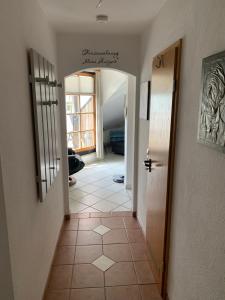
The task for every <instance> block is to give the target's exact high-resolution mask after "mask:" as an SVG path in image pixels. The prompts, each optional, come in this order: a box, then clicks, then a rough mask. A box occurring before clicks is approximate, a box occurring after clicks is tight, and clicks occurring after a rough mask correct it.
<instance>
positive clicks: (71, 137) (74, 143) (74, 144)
mask: <svg viewBox="0 0 225 300" xmlns="http://www.w3.org/2000/svg"><path fill="white" fill-rule="evenodd" d="M67 145H68V147H69V148H73V149H79V148H80V147H81V145H80V133H79V132H76V133H68V134H67Z"/></svg>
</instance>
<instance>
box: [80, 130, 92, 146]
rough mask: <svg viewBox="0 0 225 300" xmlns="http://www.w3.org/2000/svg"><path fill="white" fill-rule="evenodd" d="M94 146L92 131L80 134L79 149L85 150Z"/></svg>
mask: <svg viewBox="0 0 225 300" xmlns="http://www.w3.org/2000/svg"><path fill="white" fill-rule="evenodd" d="M94 145H95V139H94V131H86V132H81V147H82V148H87V147H92V146H94Z"/></svg>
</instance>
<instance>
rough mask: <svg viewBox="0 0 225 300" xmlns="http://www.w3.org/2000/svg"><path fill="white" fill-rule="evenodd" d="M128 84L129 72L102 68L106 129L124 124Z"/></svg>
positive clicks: (104, 123) (104, 126)
mask: <svg viewBox="0 0 225 300" xmlns="http://www.w3.org/2000/svg"><path fill="white" fill-rule="evenodd" d="M127 84H128V75H127V74H125V73H122V72H118V71H114V70H104V69H102V70H101V90H102V92H101V95H102V102H103V128H104V129H110V128H111V129H112V128H116V127H118V126H121V125H123V123H124V105H125V101H126V96H127Z"/></svg>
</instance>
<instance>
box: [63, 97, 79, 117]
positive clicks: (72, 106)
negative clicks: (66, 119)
mask: <svg viewBox="0 0 225 300" xmlns="http://www.w3.org/2000/svg"><path fill="white" fill-rule="evenodd" d="M79 111H80V108H79V96H73V95H66V113H67V114H73V113H75V112H79Z"/></svg>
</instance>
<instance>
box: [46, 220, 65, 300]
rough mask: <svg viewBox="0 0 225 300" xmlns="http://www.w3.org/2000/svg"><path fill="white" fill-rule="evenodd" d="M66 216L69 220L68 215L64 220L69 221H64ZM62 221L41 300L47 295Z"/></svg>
mask: <svg viewBox="0 0 225 300" xmlns="http://www.w3.org/2000/svg"><path fill="white" fill-rule="evenodd" d="M67 216H69V218H70V215H65V216H64V220H69V219H66V218H67ZM64 220H63V222H62V225H61V228H60V231H59V236H58V239H57V243H56V246H55V250H54V255H53V257H52V261H51V264H50V269H49V271H48V277H47V282H46V284H45V289H44V293H43V297H42V300H45V298H46V294H47V290H48V285H49V280H50V275H51V270H52V266H53V262H54V259H55V256H56V250H57V245H58V244H59V239H60V236H61V234H62V231H63V225H64Z"/></svg>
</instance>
